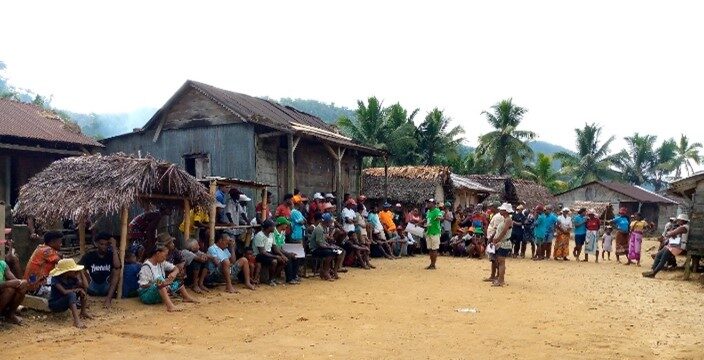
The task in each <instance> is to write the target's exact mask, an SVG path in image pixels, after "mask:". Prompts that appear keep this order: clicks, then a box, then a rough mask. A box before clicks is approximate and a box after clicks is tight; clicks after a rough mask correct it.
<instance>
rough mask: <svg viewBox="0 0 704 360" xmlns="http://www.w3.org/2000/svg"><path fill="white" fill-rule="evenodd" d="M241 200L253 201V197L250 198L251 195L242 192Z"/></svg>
mask: <svg viewBox="0 0 704 360" xmlns="http://www.w3.org/2000/svg"><path fill="white" fill-rule="evenodd" d="M239 201H252V199H250V198H249V196H247V195H245V194H240V200H239Z"/></svg>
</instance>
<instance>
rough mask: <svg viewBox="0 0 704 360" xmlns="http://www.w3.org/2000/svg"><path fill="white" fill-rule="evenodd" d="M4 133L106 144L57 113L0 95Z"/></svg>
mask: <svg viewBox="0 0 704 360" xmlns="http://www.w3.org/2000/svg"><path fill="white" fill-rule="evenodd" d="M0 136H7V137H13V138H20V139H32V140H41V141H50V142H61V143H66V144H77V145H84V146H95V147H102V146H103V145H102V144H100V143H99V142H97V141H95V140H94V139H91V138H90V137H88V136H85V135H83V134H81V133H80V132H78V131H74V130H72V129H70V128H69V127H68V126H67V125H66V124H65V123H64V122H63V121H62V120H61V119H60V118H59V117H58V115H56V114H55V113H53V112H51V111H47V110H45V109H42V108H41V107H39V106H36V105H34V104H26V103H22V102H18V101H13V100H7V99H0Z"/></svg>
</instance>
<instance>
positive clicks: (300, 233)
mask: <svg viewBox="0 0 704 360" xmlns="http://www.w3.org/2000/svg"><path fill="white" fill-rule="evenodd" d="M304 210H305V205H304V204H303V202H299V203H297V204H296V203H294V208H293V210H291V219H287V220H289V221H290V225H291V241H293V242H295V243H302V242H303V239H304V238H305V228H306V218H305V216H304V215H303V211H304ZM280 218H281V217H279V218H277V224H278V222H279V219H280ZM279 225H281V224H279ZM287 225H288V224H287ZM277 226H278V225H277ZM284 231H286V228H284Z"/></svg>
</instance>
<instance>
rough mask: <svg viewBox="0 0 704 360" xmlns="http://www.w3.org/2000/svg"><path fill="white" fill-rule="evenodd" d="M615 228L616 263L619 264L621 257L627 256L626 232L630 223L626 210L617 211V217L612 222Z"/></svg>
mask: <svg viewBox="0 0 704 360" xmlns="http://www.w3.org/2000/svg"><path fill="white" fill-rule="evenodd" d="M612 222H613V224H614V227H615V228H616V261H618V262H621V259H620V256H621V255H628V231H629V229H630V225H631V221H630V220H629V219H628V211H627V210H626V208H623V207H622V208H621V209H619V210H618V216H617V217H615V218H614V219H613V220H612Z"/></svg>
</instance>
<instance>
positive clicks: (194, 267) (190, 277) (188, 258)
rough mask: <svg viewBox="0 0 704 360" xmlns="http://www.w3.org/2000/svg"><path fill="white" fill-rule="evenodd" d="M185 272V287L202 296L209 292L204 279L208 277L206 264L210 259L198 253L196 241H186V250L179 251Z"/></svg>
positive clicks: (198, 248)
mask: <svg viewBox="0 0 704 360" xmlns="http://www.w3.org/2000/svg"><path fill="white" fill-rule="evenodd" d="M181 257H183V261H184V265H185V270H186V281H185V284H186V285H190V286H191V289H192V290H193V292H195V293H197V294H202V293H203V292H209V291H210V290H208V288H207V287H206V286H205V279H206V278H207V277H208V262H209V261H211V258H210V257H209V256H208V255H207V254H206V253H204V252H202V251H200V247H199V245H198V240H196V239H188V241H187V242H186V248H185V249H183V250H181Z"/></svg>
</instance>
